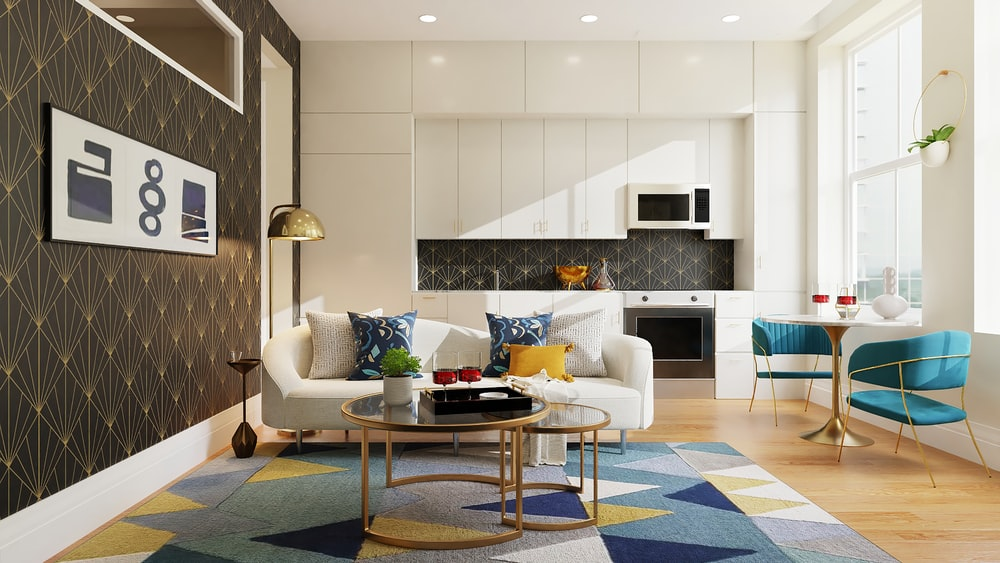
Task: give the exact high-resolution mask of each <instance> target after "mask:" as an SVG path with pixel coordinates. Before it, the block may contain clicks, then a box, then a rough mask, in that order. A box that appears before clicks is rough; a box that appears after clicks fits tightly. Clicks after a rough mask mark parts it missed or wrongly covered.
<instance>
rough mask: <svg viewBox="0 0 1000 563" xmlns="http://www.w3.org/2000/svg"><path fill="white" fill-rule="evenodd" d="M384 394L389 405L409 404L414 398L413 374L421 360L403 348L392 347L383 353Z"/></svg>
mask: <svg viewBox="0 0 1000 563" xmlns="http://www.w3.org/2000/svg"><path fill="white" fill-rule="evenodd" d="M379 366H380V368H381V371H382V395H383V398H384V400H385V403H386V404H387V405H394V406H401V405H408V404H410V402H411V401H412V400H413V376H414V375H416V374H417V373H418V372H419V371H420V366H421V360H420V358H419V357H417V356H413V355H410V352H409V351H408V350H406V349H403V348H390V349H388V350H386V351H385V354H383V355H382V362H381V363H380V364H379Z"/></svg>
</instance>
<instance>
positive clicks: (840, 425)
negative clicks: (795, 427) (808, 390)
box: [761, 314, 920, 446]
mask: <svg viewBox="0 0 1000 563" xmlns="http://www.w3.org/2000/svg"><path fill="white" fill-rule="evenodd" d="M761 320H763V321H765V322H769V323H784V324H797V325H813V326H821V327H823V330H825V331H826V334H827V335H828V336H829V337H830V345H831V346H832V358H833V360H832V362H833V363H832V366H831V371H832V373H833V379H832V381H831V386H832V387H833V389H832V392H831V394H832V402H831V405H830V420H828V421H827V422H826V424H824V425H823V427H822V428H819V429H818V430H811V431H809V432H804V433H802V434H800V435H799V436H800V437H801V438H803V439H805V440H809V441H810V442H815V443H817V444H826V445H830V446H839V445H840V444H841V442H843V444H844V445H845V446H870V445H871V444H873V443H874V442H875V441H874V440H872V439H871V438H869V437H867V436H862V435H861V434H858V433H857V432H854V431H853V430H848V429H847V427H846V425H845V424H844V417H843V415H842V414H841V412H840V404H841V401H842V397H841V392H840V364H841V357H840V343H841V341H842V340H843V338H844V333H845V332H847V329H849V328H851V327H872V328H891V327H905V326H915V325H918V324H920V321H918V320H916V319H908V318H904V319H898V318H897V319H881V318H863V319H858V318H854V319H842V318H839V317H834V316H830V315H779V314H773V315H762V316H761Z"/></svg>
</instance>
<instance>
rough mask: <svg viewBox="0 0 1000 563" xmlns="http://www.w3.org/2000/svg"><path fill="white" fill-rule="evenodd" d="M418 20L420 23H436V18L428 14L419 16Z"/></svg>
mask: <svg viewBox="0 0 1000 563" xmlns="http://www.w3.org/2000/svg"><path fill="white" fill-rule="evenodd" d="M419 19H420V21H422V22H424V23H434V22H436V21H438V19H437V16H432V15H430V14H424V15H422V16H420V18H419Z"/></svg>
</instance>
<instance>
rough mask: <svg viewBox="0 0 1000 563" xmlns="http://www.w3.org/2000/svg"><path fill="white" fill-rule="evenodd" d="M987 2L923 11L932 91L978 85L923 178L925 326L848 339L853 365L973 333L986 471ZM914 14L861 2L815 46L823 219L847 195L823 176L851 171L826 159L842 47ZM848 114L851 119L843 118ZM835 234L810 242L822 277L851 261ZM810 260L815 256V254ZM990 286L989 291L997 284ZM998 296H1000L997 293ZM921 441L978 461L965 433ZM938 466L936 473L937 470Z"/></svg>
mask: <svg viewBox="0 0 1000 563" xmlns="http://www.w3.org/2000/svg"><path fill="white" fill-rule="evenodd" d="M981 1H985V2H991V1H992V0H924V1H923V3H922V4H923V82H924V83H926V82H927V81H929V80H930V79H931V78H933V77H934V75H936V74H937V73H938V71H940V70H942V69H954V70H958V71H959V72H961V73H962V74H963V75H964V76H965V78H966V80H967V81H968V82H969V100H968V108H967V109H966V114H965V117H964V119H963V121H962V124H961V127H960V129H959V130H957V131H956V133H955V134H954V135H953V137H952V139H951V141H952V143H951V145H952V147H951V157H950V158H949V160H948V162H947V163H946V164H945V165H944V166H941V167H939V168H927V167H924V168H923V217H922V221H923V239H922V244H923V268H924V269H923V275H924V286H923V303H924V308H923V310H922V312H921V313H922V315H921V317H922V324H921V326H918V327H912V328H905V329H881V328H879V329H873V328H869V329H865V328H855V329H851V330H850V331H848V332H847V334H846V335H845V337H844V355H845V357H848V356H849V354H850V352H851V351H853V350H854V349H855V348H857V347H858V346H859V345H860V344H861V343H863V342H866V341H871V340H889V339H894V338H905V337H909V336H915V335H918V334H926V333H928V332H934V331H938V330H948V329H954V330H965V331H969V332H973V344H972V347H973V349H972V362H971V367H970V371H969V382H968V389H967V391H966V393H965V401H966V407H967V409H968V411H969V419H970V422H971V424H972V427H973V431H974V432H975V434H976V437H977V438H978V439H979V444H980V446H981V447H982V448H983V454H984V455H985V456H986V459H987V462H988V463H989V464H990V465H991V466H992V467H1000V410H998V409H997V408H996V405H998V404H1000V374H998V372H997V369H996V368H997V366H1000V336H997V335H991V334H985V333H975V332H974V322H973V321H974V313H975V301H974V295H975V291H974V290H975V289H976V288H975V286H974V282H973V280H974V279H975V273H976V262H975V257H974V252H973V249H974V247H975V222H974V221H973V217H974V216H975V213H974V210H975V209H976V208H977V206H978V205H979V203H978V202H977V200H976V198H975V197H974V194H975V192H976V189H977V185H976V181H977V176H976V175H975V171H976V166H977V165H979V166H981V165H982V164H978V163H977V159H976V156H977V154H978V155H980V159H979V160H982V161H984V162H988V161H989V160H993V161H995V160H996V155H995V154H993V155H985V154H982V149H980V147H978V146H977V145H976V144H975V143H974V142H973V140H974V139H975V138H976V129H977V125H978V126H980V127H984V126H987V125H985V124H981V123H977V121H978V120H977V118H976V111H975V106H976V104H975V102H976V99H975V94H974V91H975V89H974V84H975V78H976V77H975V76H974V74H975V71H976V70H977V69H978V68H979V67H978V66H977V65H976V64H975V63H976V58H977V57H976V54H977V53H976V52H975V48H974V46H975V44H976V41H977V37H976V33H975V32H976V26H974V24H973V5H974V4H975V3H977V2H981ZM910 4H911V3H910V2H907V1H905V0H892V1H885V0H883V1H881V2H878V1H876V0H866V1H864V2H860V3H859V4H858V5H856V6H855V7H854V8H853V10H852V11H851V12H850V13H849V14H848V15H847V16H845V18H843V19H842V20H841V21H839V22H837V23H835V24H833V25H832V26H831V27H830V28H829V29H826V30H823V31H822V32H821V33H820V34H818V35H817V37H815V38H814V39H813V40H812V41H811V42H810V45H809V57H810V60H809V65H810V67H814V68H815V69H816V72H815V75H814V76H813V75H811V80H812V82H811V84H810V90H811V92H810V98H811V99H810V109H812V108H818V109H819V110H821V111H822V112H823V113H819V112H815V113H813V115H812V116H811V121H810V129H811V131H810V135H809V143H808V144H809V147H810V153H809V157H808V160H809V162H810V165H809V171H810V172H809V190H810V196H809V197H810V199H811V200H812V201H815V202H817V207H816V208H815V209H813V213H815V214H816V215H817V216H818V215H819V214H820V213H821V209H820V207H819V205H821V204H822V205H824V206H826V205H835V202H836V199H837V197H838V196H837V195H836V194H840V193H842V190H843V187H842V186H843V182H842V181H841V182H840V183H839V184H840V185H838V183H837V182H833V181H831V180H830V177H829V175H827V174H824V173H823V172H824V171H830V170H832V171H833V173H834V177H837V172H836V171H837V170H843V164H842V163H841V162H840V161H841V160H842V158H843V155H842V153H840V152H838V151H837V150H836V149H834V150H830V151H824V150H822V149H824V148H829V147H830V144H831V141H830V139H831V138H834V139H835V138H836V136H837V135H842V134H843V132H842V128H841V125H839V124H838V123H837V119H835V116H830V115H827V112H828V110H829V112H832V111H833V109H835V108H837V105H836V102H831V100H836V99H837V98H838V97H842V96H843V87H842V84H840V83H839V82H840V81H839V79H837V78H836V76H835V73H836V72H838V71H839V68H838V64H839V62H838V60H837V59H838V57H839V56H840V53H841V46H842V45H843V44H844V43H845V42H846V41H849V40H850V38H851V37H852V36H853V35H856V34H857V33H858V29H859V28H861V27H863V26H864V25H875V24H877V23H878V22H880V21H884V20H885V18H886V17H889V16H890V15H891V14H892V13H893V12H894V11H897V10H900V9H902V8H904V7H906V6H907V5H910ZM981 29H983V30H986V29H988V30H990V31H992V29H995V26H983V27H982V28H981ZM994 53H995V51H986V52H979V53H978V56H979V57H991V56H994ZM956 103H957V104H958V105H957V106H956V105H955V104H956ZM987 103H988V102H987ZM960 107H961V99H958V100H954V99H952V100H946V99H938V100H936V101H933V102H930V103H927V102H925V103H924V104H922V112H923V113H922V120H923V123H925V124H931V123H944V122H947V121H949V120H953V119H954V118H955V115H956V110H957V109H960ZM840 111H841V115H842V110H840ZM987 177H988V176H987ZM979 188H983V187H982V186H979ZM989 189H992V190H995V186H990V188H989ZM842 205H843V204H842V203H841V206H842ZM995 216H996V213H995V212H994V213H991V214H989V216H988V217H987V218H986V219H987V220H989V221H993V222H994V223H995ZM826 226H828V225H825V224H824V223H822V222H819V223H818V224H814V225H813V226H812V227H811V229H810V237H811V238H812V239H813V240H815V241H816V244H815V256H813V258H812V259H811V260H810V264H811V267H814V268H816V269H817V270H818V269H822V268H824V266H823V257H826V256H841V255H842V252H843V251H842V248H841V241H842V238H841V239H840V240H836V239H835V237H831V236H829V234H828V233H825V232H824V231H823V229H824V228H825V227H826ZM834 227H835V226H834ZM810 253H813V251H812V250H810ZM810 275H813V276H814V275H816V274H815V271H812V272H810ZM985 281H987V283H988V280H985ZM994 284H995V282H994ZM993 292H994V293H995V287H994V288H993ZM824 393H829V386H828V385H826V386H825V387H824V391H823V392H821V393H814V394H813V401H815V402H818V403H821V404H824V403H825V402H826V399H825V398H824ZM827 396H828V395H827ZM948 398H949V399H951V400H953V401H955V402H956V404H958V401H959V400H960V396H959V395H958V394H957V393H951V394H948ZM863 418H864V419H865V420H868V421H869V422H873V423H876V424H879V425H881V426H883V427H885V428H888V429H891V430H893V431H895V429H896V428H897V426H896V425H894V424H887V423H886V422H885V421H883V420H881V419H875V418H873V417H863ZM920 437H921V441H922V442H924V443H925V444H928V445H931V446H933V447H936V448H940V449H942V450H945V451H948V452H951V453H954V454H956V455H959V456H962V457H964V458H967V459H970V460H974V461H976V462H978V461H979V459H978V457H977V455H976V452H975V450H974V449H973V446H972V442H971V440H969V438H968V436H967V434H966V430H965V425H964V424H961V423H958V424H953V425H948V426H945V427H929V428H925V429H922V430H921V431H920ZM872 447H877V448H890V449H891V448H892V445H891V444H875V445H874V446H872ZM890 451H891V450H890ZM931 463H932V464H933V460H931Z"/></svg>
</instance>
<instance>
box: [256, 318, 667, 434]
mask: <svg viewBox="0 0 1000 563" xmlns="http://www.w3.org/2000/svg"><path fill="white" fill-rule="evenodd" d="M489 349H490V335H489V333H487V332H483V331H480V330H475V329H471V328H466V327H462V326H458V325H453V324H448V323H443V322H440V321H433V320H429V319H420V318H418V319H417V320H416V324H415V325H414V328H413V346H412V353H413V355H415V356H419V357H420V358H421V359H422V360H423V361H424V367H423V369H422V370H421V371H422V372H430V369H429V366H430V361H431V358H432V357H433V354H434V352H435V351H439V350H440V351H461V350H479V351H481V352H482V353H483V358H488V357H489ZM312 353H313V352H312V337H311V335H310V332H309V326H308V325H302V326H298V327H294V328H291V329H289V330H286V331H284V332H282V333H280V334H278V335H276V336H274V337H273V338H272V339H271V340H269V341H268V342H267V344H266V345H265V346H264V350H263V355H262V359H263V364H264V369H263V370H262V374H263V375H262V381H261V411H262V412H261V415H262V418H263V421H264V424H267V425H268V426H271V427H273V428H283V429H289V430H295V431H296V443H297V444H298V446H299V448H300V449H301V447H302V430H303V429H311V430H353V429H357V428H358V426H356V425H354V424H351V423H349V422H347V421H346V420H344V418H343V416H341V411H340V407H341V405H343V404H344V403H345V402H347V401H348V400H350V399H353V398H355V397H358V396H361V395H365V394H368V393H380V392H381V391H382V382H381V381H380V380H374V381H349V380H346V379H309V368H310V366H311V365H312ZM601 355H602V357H603V360H604V364H605V367H606V368H607V372H608V375H607V377H577V378H576V381H574V382H573V383H569V384H567V386H566V388H567V390H568V394H569V402H571V403H579V404H582V405H588V406H593V407H597V408H601V409H604V410H606V411H608V412H609V413H610V414H611V424H610V425H609V426H608V427H607V429H609V430H620V431H621V451H622V452H623V453H624V452H625V445H626V431H627V430H637V429H643V428H648V427H649V426H650V425H651V424H652V423H653V353H652V349H651V348H650V345H649V343H648V342H646V341H645V340H643V339H641V338H637V337H634V336H628V335H624V334H605V335H604V336H603V340H602V354H601ZM491 380H492V381H491ZM497 383H499V380H493V378H488V377H485V378H483V381H482V382H480V383H479V384H477V385H485V386H489V385H491V384H497ZM413 386H414V388H416V389H420V388H424V387H435V385H434V384H433V382H432V381H431V378H430V375H429V373H427V374H426V375H425V376H424V377H423V378H422V379H416V380H414V382H413Z"/></svg>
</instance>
